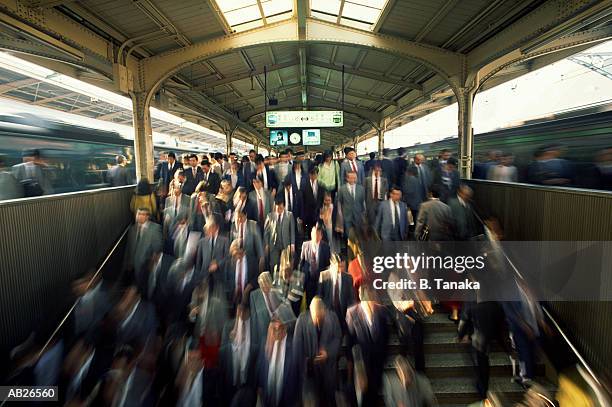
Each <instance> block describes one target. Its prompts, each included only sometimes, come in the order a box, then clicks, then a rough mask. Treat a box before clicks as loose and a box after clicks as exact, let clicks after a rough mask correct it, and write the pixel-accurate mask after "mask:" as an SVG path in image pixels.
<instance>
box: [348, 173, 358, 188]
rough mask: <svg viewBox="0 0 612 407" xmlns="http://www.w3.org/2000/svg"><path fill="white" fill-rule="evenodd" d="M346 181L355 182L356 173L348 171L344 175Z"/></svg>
mask: <svg viewBox="0 0 612 407" xmlns="http://www.w3.org/2000/svg"><path fill="white" fill-rule="evenodd" d="M346 182H348V183H349V184H351V185H353V184H355V182H357V174H355V173H354V172H351V173H348V174H347V175H346Z"/></svg>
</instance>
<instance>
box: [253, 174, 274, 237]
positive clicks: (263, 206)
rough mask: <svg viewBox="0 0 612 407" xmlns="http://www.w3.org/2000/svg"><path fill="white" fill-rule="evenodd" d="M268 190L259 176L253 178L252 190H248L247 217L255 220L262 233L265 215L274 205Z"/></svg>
mask: <svg viewBox="0 0 612 407" xmlns="http://www.w3.org/2000/svg"><path fill="white" fill-rule="evenodd" d="M272 199H273V197H272V194H271V193H270V191H268V190H267V189H265V188H264V186H263V182H262V181H261V178H259V177H256V178H253V190H252V191H251V192H249V201H248V204H247V212H248V214H249V219H251V220H254V221H255V222H257V226H259V230H260V232H261V233H262V234H263V230H264V225H265V222H266V217H267V216H268V214H269V213H270V212H272V208H273V206H274V202H273V201H272Z"/></svg>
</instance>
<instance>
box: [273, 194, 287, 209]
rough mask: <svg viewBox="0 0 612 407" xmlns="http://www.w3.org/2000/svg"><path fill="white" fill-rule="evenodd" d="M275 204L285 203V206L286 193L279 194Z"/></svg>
mask: <svg viewBox="0 0 612 407" xmlns="http://www.w3.org/2000/svg"><path fill="white" fill-rule="evenodd" d="M274 204H275V205H283V206H285V196H284V194H277V195H276V199H274Z"/></svg>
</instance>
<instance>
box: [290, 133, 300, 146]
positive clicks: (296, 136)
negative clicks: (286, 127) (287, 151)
mask: <svg viewBox="0 0 612 407" xmlns="http://www.w3.org/2000/svg"><path fill="white" fill-rule="evenodd" d="M289 141H290V142H291V144H300V142H301V141H302V135H301V134H300V133H291V134H290V135H289Z"/></svg>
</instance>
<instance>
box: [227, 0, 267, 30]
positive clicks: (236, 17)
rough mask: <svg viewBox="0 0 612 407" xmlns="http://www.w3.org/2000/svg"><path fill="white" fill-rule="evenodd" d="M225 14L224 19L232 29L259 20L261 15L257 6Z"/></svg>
mask: <svg viewBox="0 0 612 407" xmlns="http://www.w3.org/2000/svg"><path fill="white" fill-rule="evenodd" d="M224 14H225V19H226V20H227V22H228V23H229V25H231V26H232V27H233V26H235V25H238V24H242V23H246V22H249V21H254V20H258V19H261V13H260V12H259V7H257V5H254V6H249V7H244V8H241V9H240V10H235V11H230V12H228V13H224Z"/></svg>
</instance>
